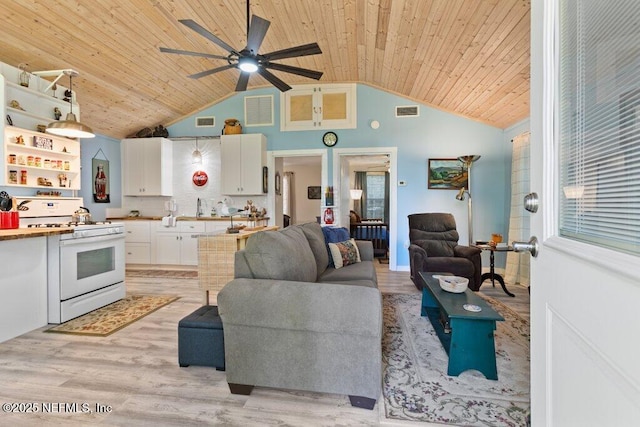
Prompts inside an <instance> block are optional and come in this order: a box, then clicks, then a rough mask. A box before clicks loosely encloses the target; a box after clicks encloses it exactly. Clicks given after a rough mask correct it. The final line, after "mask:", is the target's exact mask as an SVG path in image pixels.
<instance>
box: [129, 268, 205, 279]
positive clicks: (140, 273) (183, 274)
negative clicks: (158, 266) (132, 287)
mask: <svg viewBox="0 0 640 427" xmlns="http://www.w3.org/2000/svg"><path fill="white" fill-rule="evenodd" d="M125 274H126V277H149V278H160V279H165V278H168V279H197V278H198V271H197V270H126V272H125Z"/></svg>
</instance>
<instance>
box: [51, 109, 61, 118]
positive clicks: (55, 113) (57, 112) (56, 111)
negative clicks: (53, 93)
mask: <svg viewBox="0 0 640 427" xmlns="http://www.w3.org/2000/svg"><path fill="white" fill-rule="evenodd" d="M53 115H54V116H55V118H56V120H60V117H62V111H60V109H59V108H58V107H54V109H53Z"/></svg>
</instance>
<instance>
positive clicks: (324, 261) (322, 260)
mask: <svg viewBox="0 0 640 427" xmlns="http://www.w3.org/2000/svg"><path fill="white" fill-rule="evenodd" d="M300 228H302V232H303V233H304V235H305V236H306V237H307V241H308V242H309V246H310V247H311V252H313V256H314V258H315V259H316V268H317V270H318V277H320V275H321V274H322V273H324V271H325V270H326V269H327V267H328V266H329V254H328V253H327V244H326V243H325V241H324V234H323V233H322V227H321V226H320V224H318V223H317V222H308V223H306V224H302V225H300Z"/></svg>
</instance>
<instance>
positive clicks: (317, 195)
mask: <svg viewBox="0 0 640 427" xmlns="http://www.w3.org/2000/svg"><path fill="white" fill-rule="evenodd" d="M307 199H311V200H318V199H322V187H320V186H319V185H318V186H311V187H307Z"/></svg>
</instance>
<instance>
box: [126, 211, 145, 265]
mask: <svg viewBox="0 0 640 427" xmlns="http://www.w3.org/2000/svg"><path fill="white" fill-rule="evenodd" d="M124 230H125V239H124V244H125V262H126V263H127V264H151V223H150V222H149V221H139V220H135V221H124Z"/></svg>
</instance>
